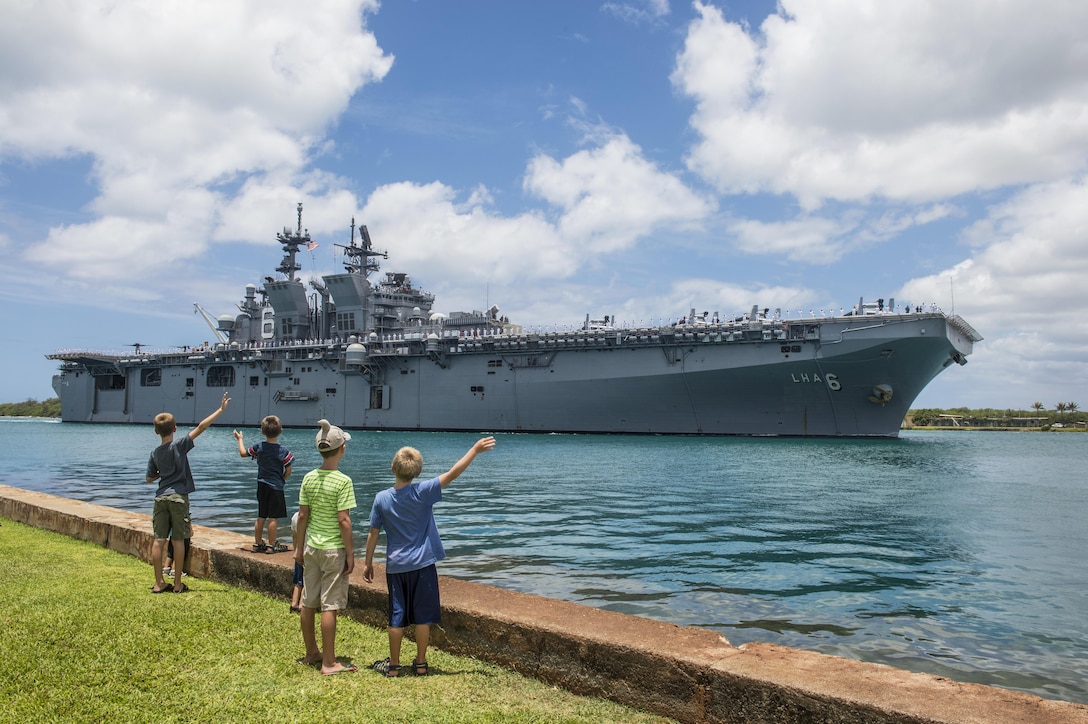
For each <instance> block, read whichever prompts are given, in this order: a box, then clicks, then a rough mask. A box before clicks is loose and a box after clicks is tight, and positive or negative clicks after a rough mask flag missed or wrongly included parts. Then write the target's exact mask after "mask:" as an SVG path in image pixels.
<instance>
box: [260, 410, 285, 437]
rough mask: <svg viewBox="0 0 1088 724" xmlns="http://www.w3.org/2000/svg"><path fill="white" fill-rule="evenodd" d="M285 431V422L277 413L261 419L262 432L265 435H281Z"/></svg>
mask: <svg viewBox="0 0 1088 724" xmlns="http://www.w3.org/2000/svg"><path fill="white" fill-rule="evenodd" d="M282 433H283V423H281V422H280V418H278V417H276V416H275V415H269V416H268V417H266V418H264V419H263V420H261V434H262V435H264V436H265V437H279V436H280V435H281V434H282Z"/></svg>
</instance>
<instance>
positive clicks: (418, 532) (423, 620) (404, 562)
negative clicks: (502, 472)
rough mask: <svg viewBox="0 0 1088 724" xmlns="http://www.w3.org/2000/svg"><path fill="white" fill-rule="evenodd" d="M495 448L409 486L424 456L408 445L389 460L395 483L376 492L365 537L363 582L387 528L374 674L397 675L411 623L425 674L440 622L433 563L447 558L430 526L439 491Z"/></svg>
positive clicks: (476, 448) (480, 446)
mask: <svg viewBox="0 0 1088 724" xmlns="http://www.w3.org/2000/svg"><path fill="white" fill-rule="evenodd" d="M493 447H495V438H493V437H485V438H482V439H480V440H478V441H477V442H476V444H475V445H473V446H472V447H471V448H470V449H469V451H468V452H467V453H465V454H464V456H462V458H461V459H460V460H458V461H457V463H455V464H454V466H453V467H452V468H450V469H449V470H448V471H446V472H444V473H442V474H441V475H439V476H438V477H437V478H432V479H430V480H427V481H425V482H422V483H416V484H413V482H412V481H413V480H415V478H416V477H418V476H419V474H420V472H422V470H423V456H422V455H420V454H419V451H418V450H416V449H415V448H411V447H402V448H401V449H400V450H398V451H397V454H396V456H394V458H393V465H392V471H393V475H395V476H396V480H397V482H396V484H395V485H394V486H393V487H392V488H387V489H385V490H383V491H381V492H379V493H378V494H377V496H375V498H374V507H373V508H372V509H371V511H370V533H369V534H368V535H367V538H366V562H365V564H364V565H363V578H364V579H365V580H366V581H368V582H369V581H371V580H372V579H373V578H374V549H375V547H377V545H378V536H379V534H380V533H381V530H382V528H385V538H386V548H385V581H386V585H387V586H388V588H389V605H388V615H389V658H387V659H385V660H384V661H375V662H374V667H373V668H374V670H375V671H378V672H380V673H382V674H385V675H386V676H390V677H393V676H400V668H401V666H400V647H401V642H402V641H403V640H404V627H405V626H408V625H409V624H415V627H416V657H415V660H414V661H413V662H412V669H413V670H414V671H415V673H416V674H418V675H420V676H424V675H426V674H427V645H428V644H429V643H430V638H431V624H435V625H437V624H440V623H442V615H441V602H440V600H439V596H438V569H437V568H436V566H435V564H436V563H437V562H438V561H440V560H442V559H443V558H445V557H446V551H445V549H444V548H443V547H442V539H441V538H439V536H438V527H437V526H436V525H435V522H434V510H433V508H434V504H435V503H437V502H438V501H439V500H441V499H442V491H443V490H444V489H445V487H446V486H447V485H449V484H450V483H452V482H453V481H454V480H455V479H456V478H457V476H459V475H460V474H461V473H463V472H464V471H465V469H466V468H468V466H469V464H470V463H472V461H473V460H474V459H475V458H476V456H477V455H478V454H479V453H482V452H486V451H488V450H490V449H491V448H493Z"/></svg>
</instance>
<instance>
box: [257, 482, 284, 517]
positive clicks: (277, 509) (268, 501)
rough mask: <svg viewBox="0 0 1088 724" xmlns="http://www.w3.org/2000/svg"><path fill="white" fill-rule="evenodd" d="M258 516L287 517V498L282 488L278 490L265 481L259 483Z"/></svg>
mask: <svg viewBox="0 0 1088 724" xmlns="http://www.w3.org/2000/svg"><path fill="white" fill-rule="evenodd" d="M257 517H258V518H286V517H287V499H286V498H284V496H283V491H282V490H276V489H275V488H273V487H272V486H271V485H267V484H265V483H257Z"/></svg>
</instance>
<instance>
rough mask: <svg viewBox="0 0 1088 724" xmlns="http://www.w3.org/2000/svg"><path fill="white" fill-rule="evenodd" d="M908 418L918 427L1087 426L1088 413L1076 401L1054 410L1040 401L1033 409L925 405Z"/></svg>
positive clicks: (1060, 403) (1059, 404) (913, 411)
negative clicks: (933, 406)
mask: <svg viewBox="0 0 1088 724" xmlns="http://www.w3.org/2000/svg"><path fill="white" fill-rule="evenodd" d="M907 419H908V420H909V421H910V422H911V423H912V424H913V425H914V426H915V427H934V426H950V427H954V426H957V425H959V426H966V427H1085V426H1086V423H1088V413H1084V412H1080V405H1078V404H1077V403H1076V402H1058V403H1056V404H1055V405H1054V409H1053V410H1048V409H1047V408H1046V405H1044V404H1043V403H1041V402H1034V403H1032V405H1031V409H1030V410H1012V409H1005V410H998V409H994V408H991V407H984V408H978V409H971V408H967V407H951V408H947V409H944V408H922V409H919V410H910V411H909V412H908V413H907Z"/></svg>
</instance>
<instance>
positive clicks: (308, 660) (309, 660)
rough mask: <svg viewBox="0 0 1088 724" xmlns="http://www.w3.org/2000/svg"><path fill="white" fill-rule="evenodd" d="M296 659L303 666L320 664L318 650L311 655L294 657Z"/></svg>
mask: <svg viewBox="0 0 1088 724" xmlns="http://www.w3.org/2000/svg"><path fill="white" fill-rule="evenodd" d="M296 661H298V663H300V664H302V665H303V666H314V665H315V664H320V663H321V652H320V651H318V652H317V653H316V654H314V655H313V656H303V657H302V658H301V659H296Z"/></svg>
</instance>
